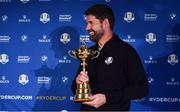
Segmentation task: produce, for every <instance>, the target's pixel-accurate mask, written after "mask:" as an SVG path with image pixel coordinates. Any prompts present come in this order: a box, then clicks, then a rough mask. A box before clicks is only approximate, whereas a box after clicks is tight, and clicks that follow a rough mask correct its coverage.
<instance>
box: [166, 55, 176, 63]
mask: <svg viewBox="0 0 180 112" xmlns="http://www.w3.org/2000/svg"><path fill="white" fill-rule="evenodd" d="M167 61H168V63H169V64H171V65H175V64H176V63H178V56H176V55H175V54H171V55H169V56H168V60H167Z"/></svg>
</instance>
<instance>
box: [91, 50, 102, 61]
mask: <svg viewBox="0 0 180 112" xmlns="http://www.w3.org/2000/svg"><path fill="white" fill-rule="evenodd" d="M93 54H94V56H93V57H92V58H91V59H94V58H97V57H98V56H99V54H100V52H99V51H93ZM95 54H96V55H95Z"/></svg>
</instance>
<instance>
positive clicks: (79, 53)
mask: <svg viewBox="0 0 180 112" xmlns="http://www.w3.org/2000/svg"><path fill="white" fill-rule="evenodd" d="M68 53H69V55H70V56H71V57H73V58H75V59H79V60H80V61H81V66H82V70H83V71H84V72H85V71H86V66H87V63H86V60H87V59H94V58H97V57H98V56H99V51H94V50H92V49H88V48H87V46H86V44H85V42H82V45H81V47H80V48H79V49H76V50H70V51H69V52H68ZM90 95H91V89H90V86H89V84H88V82H85V83H82V84H77V89H76V94H75V97H74V101H76V102H83V101H91V100H90V99H88V97H89V96H90Z"/></svg>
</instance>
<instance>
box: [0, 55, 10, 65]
mask: <svg viewBox="0 0 180 112" xmlns="http://www.w3.org/2000/svg"><path fill="white" fill-rule="evenodd" d="M7 62H9V57H8V55H7V54H1V55H0V63H2V64H6V63H7Z"/></svg>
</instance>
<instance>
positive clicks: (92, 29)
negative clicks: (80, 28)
mask: <svg viewBox="0 0 180 112" xmlns="http://www.w3.org/2000/svg"><path fill="white" fill-rule="evenodd" d="M86 22H87V26H86V30H87V31H88V33H89V35H90V40H91V41H93V42H98V41H99V40H100V39H101V38H102V36H103V35H104V30H103V24H102V22H101V21H100V20H99V19H97V18H96V17H95V16H93V15H87V16H86Z"/></svg>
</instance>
